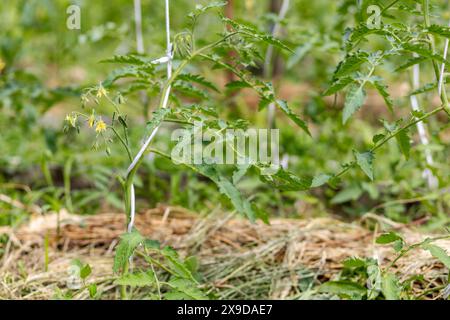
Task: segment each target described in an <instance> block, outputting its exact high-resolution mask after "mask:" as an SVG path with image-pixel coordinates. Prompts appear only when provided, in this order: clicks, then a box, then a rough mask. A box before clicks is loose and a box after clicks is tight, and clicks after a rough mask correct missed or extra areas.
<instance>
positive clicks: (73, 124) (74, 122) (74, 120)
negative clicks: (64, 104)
mask: <svg viewBox="0 0 450 320" xmlns="http://www.w3.org/2000/svg"><path fill="white" fill-rule="evenodd" d="M66 121H67V122H68V123H69V124H70V126H71V127H73V128H75V127H76V125H77V116H76V115H70V114H68V115H67V116H66Z"/></svg>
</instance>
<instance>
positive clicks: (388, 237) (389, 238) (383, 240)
mask: <svg viewBox="0 0 450 320" xmlns="http://www.w3.org/2000/svg"><path fill="white" fill-rule="evenodd" d="M397 240H401V241H403V238H402V237H401V236H399V235H398V234H397V233H395V232H389V233H383V234H382V235H380V236H379V237H378V238H377V240H376V243H378V244H388V243H392V242H394V241H397Z"/></svg>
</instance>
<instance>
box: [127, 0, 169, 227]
mask: <svg viewBox="0 0 450 320" xmlns="http://www.w3.org/2000/svg"><path fill="white" fill-rule="evenodd" d="M165 3H166V10H165V11H166V40H167V48H166V57H167V81H169V79H170V78H171V77H172V58H173V57H172V43H171V41H170V10H169V9H170V8H169V5H170V4H169V0H165ZM171 88H172V87H171V86H169V87H168V88H167V90H166V95H165V96H164V100H163V104H162V108H167V105H168V103H169V96H170V91H171ZM159 127H160V126H157V127H156V128H155V129H153V132H152V133H151V135H150V136H149V137H148V138H147V140H146V141H145V142H144V144H143V145H142V147H141V149H140V150H139V152H138V153H137V155H136V157H135V158H134V159H133V161H132V162H131V165H130V166H129V167H128V170H127V175H129V174H130V173H131V172H132V171H133V170H134V168H135V167H136V165H137V163H138V162H139V159H141V157H142V156H143V154H144V152H145V150H147V148H148V146H149V145H150V143H151V142H152V140H153V138H154V137H155V136H156V133H157V132H158V130H159ZM130 191H131V197H130V198H131V199H130V223H129V225H128V231H131V230H133V226H134V220H135V216H136V199H135V193H134V184H131V190H130Z"/></svg>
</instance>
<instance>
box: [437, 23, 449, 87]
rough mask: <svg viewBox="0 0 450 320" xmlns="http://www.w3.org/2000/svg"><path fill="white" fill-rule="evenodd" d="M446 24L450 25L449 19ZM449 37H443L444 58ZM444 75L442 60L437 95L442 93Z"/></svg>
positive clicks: (445, 58) (445, 57)
mask: <svg viewBox="0 0 450 320" xmlns="http://www.w3.org/2000/svg"><path fill="white" fill-rule="evenodd" d="M448 26H449V27H450V21H449V22H448ZM449 41H450V40H449V39H448V38H446V39H445V46H444V60H447V53H448V44H449ZM444 75H445V63H444V62H442V65H441V74H440V75H439V84H438V91H439V96H441V95H442V87H443V85H444Z"/></svg>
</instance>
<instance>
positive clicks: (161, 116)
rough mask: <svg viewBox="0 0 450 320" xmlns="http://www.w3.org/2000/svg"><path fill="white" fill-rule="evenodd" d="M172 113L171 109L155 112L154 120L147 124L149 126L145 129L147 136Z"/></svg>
mask: <svg viewBox="0 0 450 320" xmlns="http://www.w3.org/2000/svg"><path fill="white" fill-rule="evenodd" d="M170 113H171V110H170V109H169V108H162V109H158V110H156V111H154V112H153V116H152V119H151V120H150V121H149V122H147V126H146V127H145V133H146V136H148V135H150V134H151V133H152V132H153V130H154V129H155V128H156V127H158V126H159V125H160V124H161V123H162V122H163V121H164V120H165V119H166V117H167V116H168V115H169V114H170Z"/></svg>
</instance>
